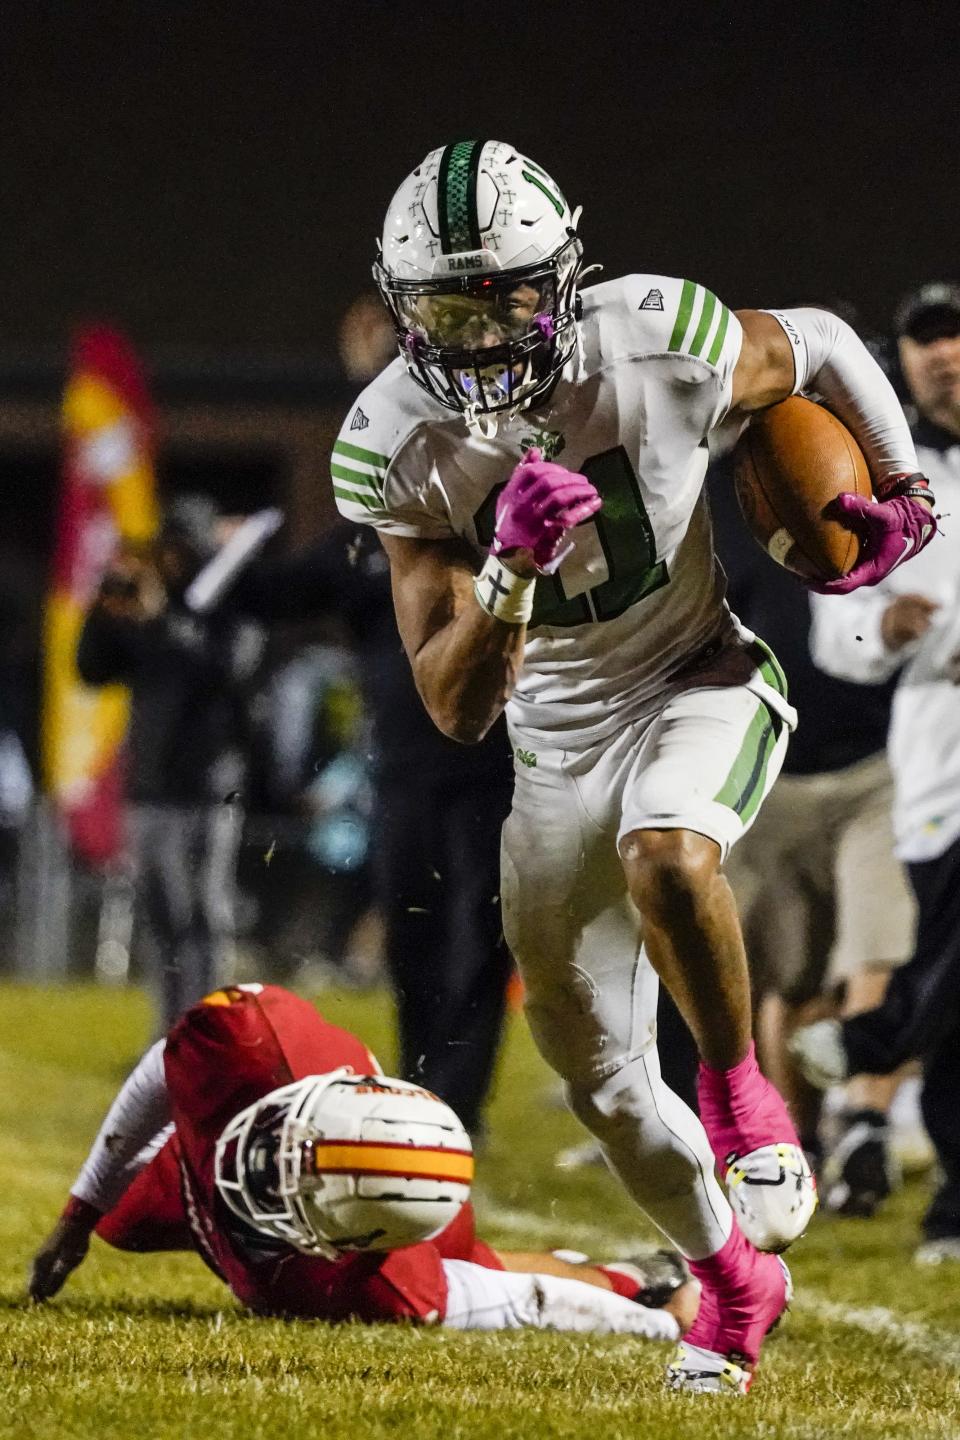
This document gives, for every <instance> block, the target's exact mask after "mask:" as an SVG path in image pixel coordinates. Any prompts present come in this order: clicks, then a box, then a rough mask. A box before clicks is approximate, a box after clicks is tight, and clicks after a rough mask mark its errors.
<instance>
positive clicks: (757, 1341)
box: [686, 1225, 786, 1361]
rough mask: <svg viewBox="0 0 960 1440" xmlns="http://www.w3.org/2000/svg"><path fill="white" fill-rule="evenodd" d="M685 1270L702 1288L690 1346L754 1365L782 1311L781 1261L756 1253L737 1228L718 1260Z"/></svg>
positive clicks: (696, 1262) (711, 1257) (693, 1263)
mask: <svg viewBox="0 0 960 1440" xmlns="http://www.w3.org/2000/svg"><path fill="white" fill-rule="evenodd" d="M687 1264H688V1265H689V1266H690V1272H691V1274H693V1275H694V1276H695V1277H696V1278H697V1279H698V1280H699V1281H700V1284H701V1285H702V1286H703V1293H702V1295H701V1297H700V1310H699V1312H698V1314H697V1318H696V1320H695V1321H694V1323H693V1328H692V1330H691V1331H690V1333H689V1334H688V1335H687V1336H686V1339H687V1341H688V1343H689V1344H691V1345H699V1346H701V1348H702V1349H704V1350H716V1351H719V1352H720V1354H722V1355H729V1354H730V1353H731V1352H737V1353H739V1354H741V1355H745V1356H746V1358H747V1359H748V1360H750V1361H756V1358H757V1356H758V1355H759V1354H760V1346H761V1345H762V1344H763V1337H764V1336H765V1335H766V1333H767V1331H768V1330H769V1329H770V1326H771V1325H772V1324H773V1322H774V1321H775V1320H776V1319H777V1317H778V1315H780V1313H781V1311H782V1310H783V1308H784V1299H785V1293H786V1282H785V1280H784V1275H783V1269H782V1267H781V1265H780V1262H779V1261H778V1259H777V1257H776V1256H775V1255H761V1254H760V1252H759V1251H758V1250H754V1248H753V1246H752V1245H751V1244H750V1242H749V1241H748V1240H746V1239H745V1238H744V1236H743V1235H742V1234H741V1232H740V1231H739V1230H738V1229H737V1227H736V1225H734V1227H733V1229H732V1230H731V1232H730V1235H729V1238H728V1239H727V1241H726V1243H725V1244H724V1245H723V1246H722V1247H721V1249H719V1250H718V1251H717V1253H716V1254H715V1255H708V1256H707V1258H706V1260H688V1261H687Z"/></svg>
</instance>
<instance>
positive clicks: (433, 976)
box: [230, 522, 513, 1135]
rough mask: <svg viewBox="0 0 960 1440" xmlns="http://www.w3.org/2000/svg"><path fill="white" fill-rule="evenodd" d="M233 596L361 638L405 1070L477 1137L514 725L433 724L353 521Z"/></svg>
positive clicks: (237, 602)
mask: <svg viewBox="0 0 960 1440" xmlns="http://www.w3.org/2000/svg"><path fill="white" fill-rule="evenodd" d="M230 599H231V604H232V605H233V606H234V607H235V608H237V609H240V610H242V611H244V612H246V613H248V614H255V615H257V616H258V617H260V618H261V619H267V620H283V619H295V618H303V617H305V616H308V615H318V614H331V613H332V614H337V615H339V616H340V617H341V619H342V620H343V621H344V622H345V623H346V626H347V628H348V630H349V632H350V634H351V636H352V637H353V640H354V643H355V645H356V648H357V653H358V656H359V661H360V681H361V684H362V687H363V691H364V698H365V701H366V705H367V709H368V711H369V713H370V716H371V718H372V720H373V728H374V740H375V761H374V780H375V791H376V812H375V816H374V831H373V851H374V866H375V874H376V889H377V901H378V904H379V906H380V909H381V912H382V914H383V918H384V921H385V923H386V960H387V966H388V970H389V974H390V979H391V982H392V985H393V989H394V993H395V995H396V1000H397V1013H398V1021H399V1032H400V1037H399V1038H400V1063H399V1067H398V1069H399V1073H400V1074H401V1075H403V1076H404V1077H405V1078H407V1079H412V1080H417V1081H419V1082H420V1083H421V1084H423V1085H426V1086H427V1088H428V1089H430V1090H433V1091H434V1092H435V1093H436V1094H438V1095H440V1096H441V1097H442V1099H444V1100H445V1101H446V1102H447V1104H449V1105H450V1106H452V1108H453V1109H454V1110H455V1111H456V1112H457V1114H458V1115H459V1116H460V1117H461V1119H462V1120H463V1123H464V1125H465V1126H466V1127H467V1129H468V1130H469V1131H470V1132H471V1133H472V1134H474V1135H476V1134H477V1133H478V1132H479V1131H480V1129H481V1128H482V1119H481V1107H482V1104H483V1100H484V1097H485V1095H486V1093H487V1090H488V1088H489V1084H490V1079H491V1076H492V1071H493V1066H494V1062H495V1059H496V1052H497V1046H498V1043H499V1038H500V1031H501V1027H502V1023H503V1015H504V1007H505V999H506V989H507V982H508V980H509V978H510V973H511V969H512V962H511V958H510V955H509V952H508V951H507V948H506V945H505V943H504V939H503V932H502V928H501V922H500V903H499V892H500V878H499V877H500V830H501V828H502V826H503V822H504V820H505V819H506V816H507V813H508V811H509V809H510V799H511V794H512V790H513V764H512V757H511V753H510V745H509V742H508V740H507V735H506V727H505V724H504V722H503V720H501V721H500V722H499V723H498V724H497V725H496V726H495V727H494V728H493V730H492V731H491V733H490V734H489V735H488V737H487V739H486V740H485V741H484V742H483V743H482V744H480V745H477V746H470V747H467V746H462V745H458V744H456V743H455V742H454V741H452V740H449V739H447V737H446V736H444V735H442V734H441V733H440V732H439V731H438V730H437V728H436V727H435V726H434V724H433V722H432V721H431V720H430V718H429V716H428V715H427V712H426V710H425V709H424V706H423V703H422V701H421V699H420V696H419V695H418V694H417V691H416V687H415V685H414V682H413V676H412V673H411V670H410V665H409V662H408V661H407V658H406V655H405V654H404V652H403V648H402V646H401V643H400V637H399V635H398V633H397V627H396V621H395V619H394V612H393V602H392V599H391V592H390V575H389V567H388V565H387V560H386V556H385V554H384V552H383V550H382V549H381V546H380V543H379V541H378V540H377V538H376V536H375V535H374V534H373V532H372V531H370V530H369V529H367V528H366V527H363V526H353V525H352V524H350V523H348V522H342V523H340V524H338V525H336V526H335V527H334V528H333V529H332V530H331V531H330V532H328V534H327V535H326V536H325V537H324V538H323V539H322V540H321V541H320V542H319V543H318V544H316V545H314V546H312V547H311V548H310V549H308V550H304V551H302V552H301V553H300V554H298V555H294V556H291V557H289V558H287V559H285V560H281V561H277V562H273V563H268V562H265V561H263V562H258V563H256V564H253V565H251V566H250V567H249V568H248V569H247V570H246V571H245V572H244V573H243V574H242V575H241V576H240V578H239V580H238V582H237V584H236V586H235V587H234V589H233V591H232V594H231V597H230Z"/></svg>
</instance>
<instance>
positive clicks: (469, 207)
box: [437, 140, 485, 255]
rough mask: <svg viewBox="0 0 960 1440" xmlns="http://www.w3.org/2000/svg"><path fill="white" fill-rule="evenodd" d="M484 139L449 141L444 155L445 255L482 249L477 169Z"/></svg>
mask: <svg viewBox="0 0 960 1440" xmlns="http://www.w3.org/2000/svg"><path fill="white" fill-rule="evenodd" d="M484 143H485V142H484V141H483V140H458V141H457V142H456V144H455V145H448V146H447V147H446V149H445V150H444V152H443V155H442V156H441V159H440V173H439V175H438V176H437V215H438V219H439V222H440V248H441V249H442V251H443V253H444V255H453V254H456V253H457V252H458V251H460V250H479V249H480V245H481V239H480V223H479V221H478V219H477V171H478V170H479V168H480V156H481V154H482V153H483V147H484Z"/></svg>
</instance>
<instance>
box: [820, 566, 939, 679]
mask: <svg viewBox="0 0 960 1440" xmlns="http://www.w3.org/2000/svg"><path fill="white" fill-rule="evenodd" d="M892 598H893V597H892V596H891V595H890V594H889V593H888V592H886V591H884V589H883V587H882V586H878V587H875V588H871V589H868V588H867V587H863V588H862V589H860V590H855V591H854V592H853V593H852V594H851V595H815V594H811V596H810V609H811V616H812V623H811V627H810V653H811V655H812V656H813V662H814V664H815V665H818V666H819V667H820V669H821V670H825V671H826V673H827V674H828V675H833V676H834V677H835V678H836V679H838V680H853V681H856V683H857V684H860V685H882V684H883V683H884V681H886V680H889V679H890V678H891V676H893V675H895V674H896V673H897V671H898V670H899V669H900V667H901V665H903V664H904V663H905V662H906V661H907V660H909V659H910V658H911V656H913V655H914V654H916V652H917V650H918V649H919V648H920V645H921V643H922V642H921V641H919V640H917V641H915V642H914V643H913V644H911V645H904V646H903V647H902V649H900V650H896V651H893V650H888V649H887V647H886V645H885V644H884V643H883V639H882V637H881V634H880V621H881V620H882V618H883V612H884V610H886V608H887V606H888V605H889V604H890V601H891V599H892Z"/></svg>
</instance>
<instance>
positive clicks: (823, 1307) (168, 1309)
mask: <svg viewBox="0 0 960 1440" xmlns="http://www.w3.org/2000/svg"><path fill="white" fill-rule="evenodd" d="M322 999H323V1008H324V1009H325V1011H326V1012H327V1014H328V1015H329V1016H330V1018H331V1019H334V1020H336V1021H337V1022H338V1023H340V1024H344V1025H347V1026H349V1027H350V1028H352V1029H355V1030H358V1031H359V1032H360V1033H361V1034H362V1035H363V1036H364V1038H365V1039H367V1040H368V1041H369V1042H370V1043H371V1044H372V1045H373V1047H374V1048H375V1049H377V1050H378V1051H379V1053H380V1054H381V1057H382V1058H383V1060H384V1061H385V1062H388V1061H389V1057H390V1042H389V1036H390V1009H389V1003H388V1002H387V1000H386V999H385V998H384V997H383V996H363V997H357V996H355V995H346V994H340V993H337V992H328V993H326V994H325V995H324V996H323V997H322ZM146 1032H147V1011H146V1006H145V1002H144V1000H143V997H142V996H141V995H139V994H138V993H136V992H129V991H106V990H96V989H94V988H86V987H76V988H70V989H66V990H49V991H48V990H36V989H29V988H26V987H19V986H13V985H6V986H0V1137H2V1143H0V1185H2V1195H3V1207H2V1219H0V1227H2V1232H0V1233H2V1238H3V1245H2V1289H0V1296H2V1299H0V1304H2V1308H3V1318H2V1323H0V1390H2V1393H0V1434H2V1435H8V1434H9V1435H11V1436H14V1437H17V1440H20V1437H24V1440H26V1437H31V1440H32V1437H38V1440H39V1437H43V1440H48V1437H50V1440H52V1437H54V1436H56V1437H58V1440H157V1437H164V1440H167V1437H170V1440H280V1437H287V1436H290V1437H296V1440H300V1437H301V1436H302V1437H303V1440H307V1437H310V1440H314V1437H316V1440H321V1437H323V1440H346V1437H350V1440H373V1437H407V1436H409V1437H416V1440H450V1437H459V1436H477V1437H483V1440H494V1437H496V1440H513V1437H516V1440H547V1437H553V1436H557V1437H560V1436H562V1437H568V1436H569V1437H574V1436H576V1437H588V1440H615V1437H616V1440H620V1437H623V1440H627V1437H630V1440H646V1437H658V1440H660V1437H662V1440H740V1437H743V1440H748V1437H749V1440H760V1437H764V1440H820V1437H827V1436H850V1437H853V1440H886V1437H894V1436H898V1437H899V1436H904V1437H910V1440H928V1437H929V1440H934V1437H936V1440H953V1437H958V1436H960V1386H958V1376H960V1284H958V1280H960V1276H957V1274H956V1273H955V1272H953V1273H943V1272H941V1273H938V1272H936V1271H933V1272H929V1273H925V1272H922V1271H918V1270H916V1269H914V1268H913V1266H912V1265H911V1263H910V1250H911V1245H912V1242H913V1240H914V1235H915V1226H916V1219H917V1216H918V1213H919V1211H920V1208H921V1206H922V1203H923V1195H924V1192H923V1187H922V1186H920V1185H914V1186H911V1187H908V1189H907V1190H906V1191H904V1192H902V1193H901V1194H900V1195H899V1196H898V1197H897V1198H896V1201H895V1203H893V1204H892V1205H891V1206H890V1207H889V1210H888V1211H887V1213H886V1214H885V1215H884V1216H883V1218H882V1219H880V1220H877V1221H874V1222H862V1221H829V1220H824V1219H818V1220H817V1221H816V1222H815V1224H814V1226H813V1228H812V1230H811V1233H810V1234H809V1235H808V1236H807V1238H806V1239H805V1240H803V1241H802V1242H801V1243H800V1244H799V1245H797V1246H796V1247H795V1248H794V1250H793V1251H792V1252H791V1256H790V1262H791V1266H792V1268H793V1271H794V1277H795V1280H796V1283H797V1299H796V1302H795V1305H794V1307H793V1309H792V1311H791V1314H790V1316H789V1317H788V1319H787V1320H786V1321H785V1323H784V1324H783V1326H782V1327H781V1330H780V1332H779V1333H778V1334H777V1335H776V1336H775V1337H774V1338H773V1339H772V1340H771V1341H770V1342H769V1344H768V1346H767V1349H766V1351H765V1353H764V1359H763V1364H762V1366H761V1370H760V1374H759V1377H758V1379H757V1380H756V1382H755V1385H754V1388H753V1391H752V1393H751V1395H750V1396H749V1397H748V1398H747V1399H746V1400H736V1399H733V1398H725V1397H724V1398H720V1399H717V1398H712V1397H693V1396H673V1395H668V1394H665V1393H664V1392H663V1390H662V1384H661V1372H662V1369H663V1365H664V1362H665V1359H666V1353H667V1351H666V1347H663V1346H658V1345H652V1344H649V1343H641V1342H636V1341H628V1340H626V1339H618V1338H613V1339H606V1340H601V1339H596V1340H589V1341H583V1340H577V1339H574V1338H572V1337H571V1338H567V1337H565V1336H560V1335H547V1334H526V1333H524V1334H515V1335H510V1336H504V1337H500V1336H483V1335H465V1336H461V1335H452V1334H445V1333H444V1332H442V1331H423V1330H415V1329H408V1328H394V1329H390V1328H386V1327H384V1328H380V1329H376V1328H364V1327H362V1326H346V1327H341V1328H333V1327H329V1326H326V1325H323V1324H309V1323H289V1324H286V1323H281V1322H272V1321H264V1320H257V1319H254V1318H252V1317H250V1316H246V1315H244V1314H243V1313H242V1312H241V1311H240V1310H238V1309H237V1307H236V1305H235V1304H234V1302H233V1301H232V1299H231V1297H230V1295H229V1293H228V1292H227V1291H226V1290H225V1289H224V1288H223V1287H222V1286H221V1285H220V1284H219V1283H218V1282H217V1281H216V1280H215V1279H214V1277H213V1276H212V1275H211V1274H210V1273H209V1272H208V1271H207V1270H206V1269H205V1268H204V1266H203V1265H202V1264H201V1262H200V1261H199V1260H198V1259H196V1258H195V1257H193V1256H189V1255H184V1256H157V1257H150V1256H142V1257H137V1256H130V1255H122V1254H119V1253H117V1252H115V1251H111V1250H110V1249H109V1248H108V1247H107V1246H105V1245H103V1244H101V1243H100V1242H99V1241H94V1243H93V1246H92V1248H91V1252H90V1256H89V1257H88V1260H87V1262H86V1264H85V1265H84V1266H83V1267H82V1268H81V1269H80V1270H79V1271H78V1272H77V1273H76V1274H75V1276H74V1277H73V1278H72V1280H71V1281H70V1282H69V1283H68V1285H67V1288H66V1289H65V1290H64V1291H63V1292H62V1294H61V1295H60V1297H58V1299H57V1300H56V1301H54V1302H53V1303H52V1304H50V1305H49V1306H47V1307H46V1308H43V1309H33V1308H28V1307H27V1306H25V1305H24V1301H23V1295H24V1274H25V1269H26V1266H27V1263H28V1261H29V1258H30V1256H31V1254H32V1252H33V1250H34V1248H35V1247H36V1245H37V1243H38V1242H39V1240H40V1239H41V1238H42V1237H43V1235H44V1234H45V1232H46V1231H47V1229H48V1228H49V1226H50V1225H51V1223H52V1221H53V1220H54V1218H55V1216H56V1214H57V1212H58V1210H59V1207H60V1205H61V1203H62V1201H63V1198H64V1196H65V1193H66V1190H67V1187H68V1185H69V1183H70V1181H71V1180H72V1178H73V1176H74V1174H75V1173H76V1169H77V1167H78V1165H79V1163H80V1161H81V1160H82V1158H83V1156H84V1154H85V1152H86V1149H87V1146H88V1144H89V1142H90V1140H91V1139H92V1137H93V1134H94V1133H95V1131H96V1128H97V1126H98V1124H99V1122H100V1120H101V1118H102V1115H103V1112H104V1110H105V1109H106V1106H107V1104H108V1103H109V1101H110V1100H111V1098H112V1096H113V1094H114V1092H115V1090H116V1088H117V1085H118V1082H119V1080H120V1078H121V1076H122V1075H123V1074H124V1073H125V1070H126V1068H127V1066H128V1064H129V1062H130V1061H131V1060H132V1059H133V1058H134V1057H135V1055H136V1054H137V1052H138V1050H139V1049H140V1048H141V1046H142V1043H143V1041H144V1038H145V1036H146ZM549 1091H550V1080H549V1076H548V1074H547V1072H546V1071H545V1070H544V1068H543V1067H542V1065H541V1064H540V1062H539V1061H538V1059H537V1058H536V1056H535V1055H534V1053H533V1051H532V1047H531V1045H530V1043H529V1040H528V1038H527V1035H526V1033H525V1031H524V1028H523V1024H522V1022H521V1021H519V1020H517V1021H516V1022H515V1023H514V1025H513V1027H512V1029H511V1033H510V1036H509V1041H508V1045H507V1048H506V1052H505V1056H504V1061H503V1067H502V1071H501V1076H500V1081H499V1086H498V1094H497V1100H496V1104H495V1106H494V1109H493V1115H492V1122H493V1123H492V1127H491V1141H490V1145H489V1148H488V1150H487V1152H486V1153H485V1154H484V1156H483V1157H482V1160H481V1162H480V1165H479V1176H478V1184H477V1189H476V1198H477V1206H478V1210H479V1214H480V1222H481V1229H482V1232H483V1234H484V1236H485V1238H487V1239H489V1240H491V1241H492V1242H493V1243H494V1244H498V1243H499V1244H501V1245H503V1246H504V1247H514V1248H527V1247H534V1246H537V1247H542V1246H546V1245H556V1244H564V1243H565V1244H567V1245H574V1246H577V1247H580V1248H583V1249H586V1250H589V1251H590V1252H591V1253H592V1254H594V1255H596V1256H598V1257H599V1256H602V1255H606V1256H612V1255H614V1254H624V1253H628V1252H629V1250H630V1248H631V1246H632V1245H633V1244H635V1242H636V1241H637V1240H638V1239H642V1240H646V1239H648V1238H651V1236H650V1232H649V1231H647V1230H645V1229H644V1227H643V1226H642V1224H640V1223H638V1220H637V1217H636V1215H635V1213H634V1212H633V1210H632V1208H631V1206H630V1204H629V1202H628V1201H627V1200H626V1198H625V1197H624V1196H623V1195H622V1194H621V1192H620V1190H619V1188H618V1186H617V1184H616V1183H615V1182H614V1180H613V1179H612V1178H611V1177H609V1176H608V1175H606V1174H605V1173H601V1172H599V1171H592V1170H591V1171H587V1172H584V1171H579V1172H572V1173H570V1172H560V1171H557V1170H556V1169H555V1168H554V1167H553V1163H552V1159H553V1155H554V1153H555V1151H556V1149H557V1148H558V1147H559V1146H560V1145H564V1144H569V1143H571V1142H572V1141H574V1140H575V1139H577V1138H578V1137H579V1135H580V1133H581V1132H580V1131H579V1129H578V1127H577V1126H576V1124H575V1122H574V1121H573V1120H572V1119H571V1118H570V1117H569V1116H567V1115H566V1114H564V1113H563V1112H561V1111H557V1110H555V1109H552V1108H549V1107H548V1106H547V1105H545V1104H544V1100H545V1097H546V1096H547V1095H548V1094H549ZM958 1103H960V1099H958Z"/></svg>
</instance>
